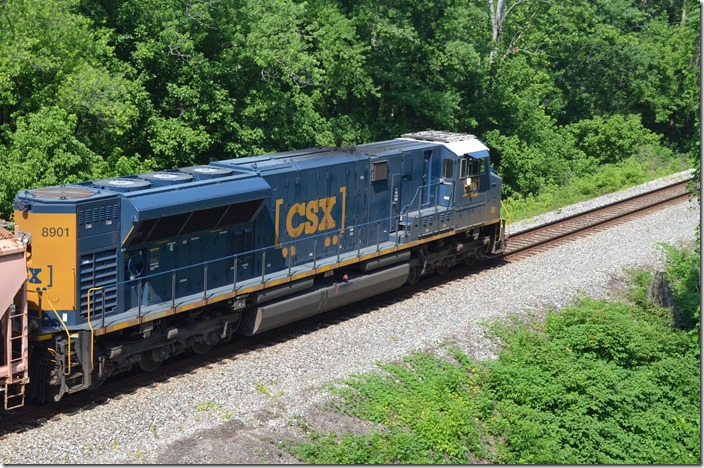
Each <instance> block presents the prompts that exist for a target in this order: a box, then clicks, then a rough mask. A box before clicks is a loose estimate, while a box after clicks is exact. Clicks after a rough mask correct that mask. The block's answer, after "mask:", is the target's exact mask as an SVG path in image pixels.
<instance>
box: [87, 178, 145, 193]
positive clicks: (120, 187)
mask: <svg viewBox="0 0 704 468" xmlns="http://www.w3.org/2000/svg"><path fill="white" fill-rule="evenodd" d="M93 185H94V186H95V187H97V188H101V189H105V190H112V191H114V192H134V191H135V190H144V189H148V188H149V187H151V186H152V184H150V183H149V182H148V181H146V180H143V179H136V178H129V177H114V178H111V179H101V180H95V181H93Z"/></svg>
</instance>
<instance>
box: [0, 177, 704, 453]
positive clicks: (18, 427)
mask: <svg viewBox="0 0 704 468" xmlns="http://www.w3.org/2000/svg"><path fill="white" fill-rule="evenodd" d="M690 180H691V179H690ZM688 183H689V180H685V181H682V182H678V183H675V184H672V185H669V186H666V187H663V188H661V189H657V190H653V191H651V192H648V193H645V194H642V195H638V196H634V197H631V198H628V199H625V200H622V201H619V202H615V203H611V204H609V205H606V206H603V207H600V208H596V209H593V210H589V211H586V212H583V213H579V214H576V215H573V216H569V217H567V218H563V219H561V220H558V221H554V222H550V223H546V224H543V225H540V226H536V227H534V228H530V229H527V230H525V231H522V232H520V233H517V234H514V235H512V236H511V237H510V239H509V241H508V244H507V250H506V253H505V254H504V256H503V257H498V258H494V259H493V260H490V261H489V262H479V263H477V264H475V265H472V266H469V267H467V266H463V267H461V268H455V269H453V270H450V271H449V272H448V273H447V274H445V275H434V276H430V277H427V278H424V280H423V281H421V282H420V283H419V284H417V285H414V286H410V285H405V286H403V287H401V288H399V289H397V290H395V291H392V292H390V293H387V294H385V295H384V296H382V297H383V299H382V300H381V301H380V300H379V298H378V297H372V298H369V299H365V300H362V301H359V302H357V303H355V304H352V305H349V306H345V307H342V308H340V309H337V310H333V311H330V312H326V313H324V314H321V315H318V316H314V317H311V318H308V319H305V320H301V321H299V322H296V323H293V324H290V325H287V326H284V327H281V328H279V329H276V330H272V331H269V332H266V333H263V334H261V335H256V336H253V337H247V338H241V339H238V340H237V341H233V342H230V343H226V344H223V345H221V346H218V347H215V348H214V349H212V350H211V351H209V352H208V353H206V354H202V355H189V354H184V355H179V356H176V357H174V358H172V359H169V360H167V361H166V362H165V363H164V364H163V365H162V366H161V367H160V368H159V369H157V370H155V371H152V372H148V373H147V372H141V371H139V372H130V373H126V374H121V375H119V376H116V377H115V378H112V379H108V381H107V382H105V383H104V384H103V386H101V387H100V388H98V389H96V390H93V391H89V392H88V391H86V392H79V393H75V394H71V395H67V396H65V397H64V398H63V399H62V400H61V401H60V402H59V403H54V404H47V405H41V406H31V405H28V406H26V407H25V408H23V409H21V410H17V411H14V412H12V413H10V414H5V415H2V416H0V439H2V438H3V437H4V436H6V435H8V434H12V433H19V432H23V431H25V430H30V429H32V428H34V427H38V426H41V425H43V424H45V423H46V422H48V421H51V420H54V419H59V418H61V417H64V416H69V415H71V414H73V413H76V412H78V411H85V410H90V409H91V408H93V407H96V406H99V405H101V404H103V403H105V402H107V401H109V400H111V399H119V398H122V397H123V396H124V395H126V394H129V393H132V392H134V391H136V390H138V389H139V388H143V387H154V386H155V385H158V384H159V383H160V382H164V381H167V380H170V379H178V378H181V377H184V376H185V375H187V374H188V373H191V372H195V371H196V370H198V369H202V368H212V367H214V366H216V365H225V364H227V363H228V362H230V361H233V360H236V359H239V358H241V357H243V356H245V355H247V354H249V353H252V352H255V353H256V352H258V351H260V350H262V349H266V348H267V347H269V346H272V345H274V344H277V343H281V342H284V341H287V340H289V339H292V338H295V337H297V336H300V335H305V334H307V333H311V332H314V331H315V330H318V329H320V328H323V327H327V326H331V325H334V324H336V323H339V322H343V321H346V320H349V319H351V318H353V317H355V316H358V315H361V314H365V313H368V312H370V311H373V310H375V309H378V308H380V307H383V306H385V305H388V304H390V303H394V302H397V301H400V300H405V299H408V298H410V297H411V296H412V295H414V294H419V293H422V292H423V291H429V290H432V289H434V288H436V287H440V286H442V285H445V284H448V283H451V282H453V281H455V280H461V279H463V278H465V277H467V276H468V275H471V274H473V273H475V272H478V271H481V270H483V269H486V268H492V267H496V266H498V265H499V264H500V263H503V262H505V261H517V260H519V259H522V258H524V257H526V256H530V255H533V254H535V253H538V252H541V251H544V250H547V249H549V248H552V247H554V246H555V245H561V244H563V243H565V242H567V241H570V240H573V239H576V238H578V237H583V236H586V235H589V234H591V233H593V232H594V231H595V230H600V229H605V228H606V227H608V226H610V225H613V224H616V223H621V222H625V221H627V220H628V219H632V218H633V217H634V216H638V215H642V214H644V213H647V212H649V211H653V210H657V209H661V208H664V207H666V206H669V205H672V204H675V203H679V202H681V201H683V200H686V199H687V198H688V197H689V192H687V191H686V186H687V184H688Z"/></svg>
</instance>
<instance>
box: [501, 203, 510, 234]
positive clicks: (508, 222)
mask: <svg viewBox="0 0 704 468" xmlns="http://www.w3.org/2000/svg"><path fill="white" fill-rule="evenodd" d="M501 207H502V208H503V209H504V211H505V212H506V222H507V226H508V237H511V213H509V212H508V209H507V208H506V205H504V201H503V200H501ZM502 233H503V230H502Z"/></svg>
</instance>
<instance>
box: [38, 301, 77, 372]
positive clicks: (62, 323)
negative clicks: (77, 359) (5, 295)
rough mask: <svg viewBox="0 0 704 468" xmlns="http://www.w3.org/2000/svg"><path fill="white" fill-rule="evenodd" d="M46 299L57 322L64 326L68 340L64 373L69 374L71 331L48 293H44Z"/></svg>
mask: <svg viewBox="0 0 704 468" xmlns="http://www.w3.org/2000/svg"><path fill="white" fill-rule="evenodd" d="M42 295H43V294H42ZM46 301H47V302H48V303H49V305H50V306H51V310H53V311H54V314H56V318H57V319H59V323H61V326H62V327H64V330H65V331H66V339H67V340H68V355H67V356H66V361H68V368H67V370H66V372H64V375H69V374H70V373H71V333H70V332H69V331H68V327H67V326H66V324H65V323H64V321H63V320H61V317H60V316H59V313H58V312H57V311H56V308H55V307H54V304H52V303H51V299H49V295H48V294H47V295H46Z"/></svg>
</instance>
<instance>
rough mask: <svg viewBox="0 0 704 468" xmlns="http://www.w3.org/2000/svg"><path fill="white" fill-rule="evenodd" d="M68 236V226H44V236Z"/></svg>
mask: <svg viewBox="0 0 704 468" xmlns="http://www.w3.org/2000/svg"><path fill="white" fill-rule="evenodd" d="M64 236H68V228H61V227H60V228H56V227H45V228H42V237H64Z"/></svg>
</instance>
